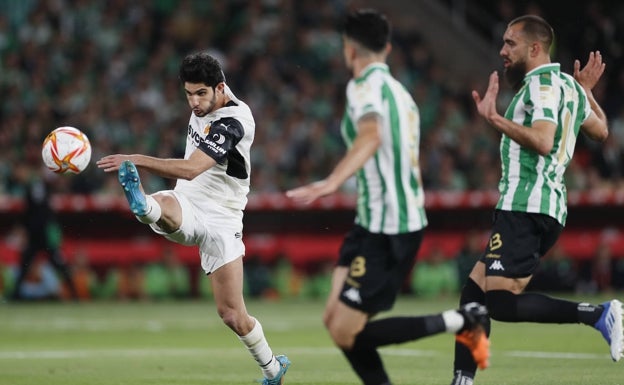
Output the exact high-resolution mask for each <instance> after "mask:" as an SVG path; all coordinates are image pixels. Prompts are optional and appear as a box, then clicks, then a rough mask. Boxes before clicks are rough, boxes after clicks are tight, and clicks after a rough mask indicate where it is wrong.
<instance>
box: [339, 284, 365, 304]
mask: <svg viewBox="0 0 624 385" xmlns="http://www.w3.org/2000/svg"><path fill="white" fill-rule="evenodd" d="M342 295H344V296H345V298H347V299H348V300H349V301H351V302H355V303H362V297H360V291H359V290H358V289H356V288H354V287H352V288H350V289H349V290H347V291H345V292H344V293H342Z"/></svg>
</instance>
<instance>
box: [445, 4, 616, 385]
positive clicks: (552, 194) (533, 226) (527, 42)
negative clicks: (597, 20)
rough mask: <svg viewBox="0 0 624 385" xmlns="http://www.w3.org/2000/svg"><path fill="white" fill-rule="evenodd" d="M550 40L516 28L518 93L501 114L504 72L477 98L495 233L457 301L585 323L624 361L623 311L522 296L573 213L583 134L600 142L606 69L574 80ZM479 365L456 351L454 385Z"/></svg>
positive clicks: (525, 26) (529, 318)
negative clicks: (493, 132)
mask: <svg viewBox="0 0 624 385" xmlns="http://www.w3.org/2000/svg"><path fill="white" fill-rule="evenodd" d="M553 38H554V33H553V30H552V28H551V27H550V25H549V24H548V23H547V22H546V21H545V20H543V19H542V18H540V17H537V16H532V15H528V16H521V17H519V18H517V19H514V20H513V21H511V22H510V23H509V24H508V26H507V30H506V31H505V34H504V36H503V47H502V49H501V51H500V55H501V57H502V58H503V63H504V66H505V77H506V79H507V80H508V81H509V83H510V85H511V86H512V87H514V89H515V90H516V91H517V93H516V95H515V96H514V97H513V99H512V101H511V103H510V105H509V107H508V108H507V111H506V112H505V115H504V116H502V115H500V114H499V113H498V112H497V110H496V100H497V95H498V87H499V85H498V74H497V73H496V72H494V73H492V74H491V75H490V79H489V85H488V88H487V91H486V93H485V95H484V96H483V97H481V96H480V95H479V93H478V92H476V91H473V92H472V96H473V99H474V101H475V104H476V107H477V110H478V112H479V114H480V115H481V116H482V117H484V118H485V119H486V120H487V122H488V123H489V124H490V125H491V126H493V127H494V128H495V129H497V130H498V131H499V132H500V133H501V134H502V138H501V144H500V151H501V162H502V175H501V180H500V184H499V190H500V194H501V196H500V199H499V201H498V204H497V205H496V211H495V216H494V224H493V230H492V234H491V237H490V240H489V243H488V245H487V246H486V250H485V253H484V255H483V257H482V258H481V259H480V261H479V262H477V263H476V265H475V267H474V269H473V270H472V272H471V273H470V276H469V278H468V281H467V283H466V285H465V286H464V288H463V289H462V295H461V299H460V303H469V302H470V303H471V302H479V303H482V304H487V308H488V312H489V314H490V317H491V318H493V319H496V320H499V321H506V322H538V323H582V324H586V325H590V326H593V327H595V328H596V329H598V330H599V331H600V332H601V333H602V335H603V337H604V338H605V339H606V340H607V342H608V343H609V346H610V350H611V357H612V358H613V360H614V361H617V360H619V359H620V357H621V355H622V344H623V336H622V305H621V303H620V302H619V301H618V300H613V301H609V302H605V303H604V304H601V305H591V304H588V303H576V302H571V301H565V300H561V299H557V298H552V297H548V296H545V295H542V294H538V293H524V289H525V288H526V286H527V284H528V283H529V281H530V280H531V277H532V275H533V273H534V272H535V269H536V268H537V266H538V264H539V260H540V258H541V257H542V256H543V255H544V254H545V253H546V252H547V251H548V250H549V249H550V248H551V247H552V246H553V245H554V243H555V242H556V241H557V239H558V237H559V234H560V233H561V231H562V229H563V226H564V225H565V220H566V215H567V205H566V189H565V184H564V180H563V174H564V172H565V169H566V167H567V165H568V163H569V162H570V159H571V158H572V154H573V153H574V146H575V144H576V139H577V136H578V135H579V133H580V132H583V133H584V134H585V135H587V136H589V137H590V138H592V139H595V140H598V141H603V140H605V139H606V137H607V135H608V128H607V120H606V116H605V114H604V112H603V111H602V109H601V108H600V106H599V105H598V103H597V102H596V100H595V99H594V97H593V95H592V91H591V89H592V88H593V87H594V85H595V84H596V83H597V82H598V80H599V79H600V77H601V76H602V73H603V72H604V69H605V64H604V63H602V56H601V55H600V52H592V53H590V55H589V60H588V62H587V64H586V66H585V67H584V68H583V69H582V70H581V68H580V63H579V61H578V60H576V61H575V63H574V76H570V75H568V74H566V73H563V72H561V71H560V66H559V64H558V63H551V61H550V55H549V52H550V46H551V43H552V41H553ZM475 371H476V366H475V365H474V362H473V361H472V358H471V356H470V354H469V352H468V351H467V349H466V348H465V346H463V345H461V344H456V347H455V364H454V379H453V382H452V385H471V384H472V383H473V379H474V374H475Z"/></svg>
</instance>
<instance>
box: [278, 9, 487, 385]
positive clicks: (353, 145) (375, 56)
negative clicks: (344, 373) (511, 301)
mask: <svg viewBox="0 0 624 385" xmlns="http://www.w3.org/2000/svg"><path fill="white" fill-rule="evenodd" d="M342 36H343V59H344V62H345V65H346V67H347V68H348V69H349V71H350V72H351V80H350V81H349V83H348V85H347V89H346V95H347V108H346V109H345V113H344V117H343V123H342V134H343V138H344V141H345V143H346V145H347V152H346V153H345V155H344V156H343V157H342V158H341V159H340V161H339V162H338V163H337V164H336V165H335V166H334V168H333V169H332V171H331V172H330V173H329V175H328V176H327V177H326V178H324V179H322V180H320V181H316V182H312V183H309V184H306V185H304V186H301V187H297V188H295V189H292V190H288V191H287V192H286V195H287V196H288V197H290V198H291V199H293V200H294V201H296V202H298V203H302V204H310V203H312V202H314V201H316V200H317V199H319V198H322V197H324V196H328V195H331V194H333V193H335V192H336V191H337V190H338V189H339V188H340V187H341V186H342V185H343V184H344V183H345V182H346V181H347V179H349V178H351V176H353V175H355V176H356V179H357V181H358V202H360V204H359V205H358V207H357V212H356V219H355V224H354V226H353V228H352V229H351V230H350V231H349V232H348V233H347V235H346V236H345V238H344V241H343V243H342V246H341V249H340V253H339V254H340V255H339V257H338V261H337V263H336V266H335V267H334V271H333V273H332V287H331V290H330V294H329V296H328V298H327V303H326V306H325V312H324V315H323V321H324V323H325V327H326V328H327V330H328V332H329V334H330V336H331V338H332V340H333V341H334V343H335V344H336V345H337V346H338V348H340V349H341V350H342V352H343V353H344V355H345V357H346V358H347V360H348V361H349V363H350V364H351V367H352V368H353V370H354V371H355V373H356V374H357V375H358V377H359V378H360V380H361V381H362V382H363V383H364V384H389V383H390V379H389V377H388V374H387V372H386V370H385V368H384V365H383V362H382V360H381V356H380V355H379V352H378V348H379V347H382V346H385V345H389V344H397V343H405V342H408V341H413V340H417V339H420V338H423V337H426V336H431V335H434V334H438V333H443V332H450V333H457V338H458V339H459V340H461V341H462V343H464V344H466V346H467V348H468V349H469V350H471V351H472V352H473V355H474V362H475V364H478V365H479V367H481V368H485V367H487V359H488V356H489V351H488V348H489V341H488V340H487V338H485V335H484V332H483V330H482V329H481V325H480V320H481V318H485V307H484V306H482V305H479V306H473V305H472V304H468V305H465V306H463V307H462V308H460V309H459V310H457V311H456V310H448V311H446V312H444V313H441V314H433V315H426V316H406V317H386V318H383V319H373V316H375V315H376V314H377V313H379V312H381V311H387V310H390V309H392V308H393V306H394V303H395V301H396V298H397V295H398V294H399V292H400V289H401V288H402V286H403V283H404V282H405V280H406V278H407V276H408V274H409V272H410V269H411V267H412V265H413V263H414V260H415V258H416V255H417V252H418V249H419V248H420V244H421V242H422V238H423V233H424V229H425V227H426V226H427V217H426V213H425V208H424V201H425V197H424V191H423V187H422V180H421V177H420V168H419V163H418V160H419V149H420V124H419V123H420V118H419V112H418V107H417V105H416V103H415V102H414V100H413V98H412V97H411V95H410V94H409V93H408V92H407V91H406V89H405V88H404V86H403V85H402V84H401V83H399V82H398V81H397V80H396V79H395V78H394V77H393V76H392V75H391V73H390V69H389V66H388V64H387V62H386V61H387V57H388V54H389V53H390V50H391V47H392V46H391V43H390V36H391V26H390V22H389V21H388V19H387V18H386V16H385V15H384V14H382V13H380V12H378V11H376V10H372V9H364V10H356V11H353V12H351V13H349V14H348V15H347V16H346V18H345V22H344V25H343V29H342ZM389 101H391V102H389ZM389 191H391V192H392V193H389Z"/></svg>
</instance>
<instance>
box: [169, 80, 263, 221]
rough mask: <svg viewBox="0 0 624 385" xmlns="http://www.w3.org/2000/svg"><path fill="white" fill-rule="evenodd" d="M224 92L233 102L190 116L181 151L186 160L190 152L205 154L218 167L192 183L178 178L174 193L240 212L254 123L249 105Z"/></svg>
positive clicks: (244, 197) (249, 168)
mask: <svg viewBox="0 0 624 385" xmlns="http://www.w3.org/2000/svg"><path fill="white" fill-rule="evenodd" d="M225 92H226V94H227V95H228V96H229V97H230V99H231V100H232V101H231V102H230V103H228V104H227V105H226V106H225V107H222V108H219V109H218V110H216V111H214V112H212V113H210V114H208V115H206V116H203V117H197V116H195V114H191V118H190V120H189V124H188V135H187V138H186V150H185V152H184V158H185V159H188V158H189V157H190V156H191V154H192V153H193V151H196V150H197V151H204V152H205V153H206V154H208V155H209V156H211V157H212V158H214V159H215V160H216V161H217V164H216V165H215V166H214V167H212V168H210V169H208V170H206V171H205V172H203V173H202V174H200V175H198V176H197V177H196V178H194V179H192V180H185V179H178V181H177V183H176V186H175V190H176V191H179V192H182V193H184V194H185V195H186V196H187V197H188V198H189V199H190V200H191V201H194V200H198V201H201V200H205V199H209V200H212V201H216V202H217V203H219V204H221V205H223V206H225V207H229V208H233V209H239V210H243V209H244V208H245V206H246V205H247V194H248V193H249V182H250V172H251V162H250V157H249V152H250V148H251V143H252V142H253V139H254V134H255V127H256V124H255V122H254V118H253V115H252V113H251V110H250V108H249V106H247V104H245V103H243V102H242V101H240V100H239V99H238V98H236V96H234V94H233V93H232V91H231V90H230V89H229V87H227V86H226V87H225Z"/></svg>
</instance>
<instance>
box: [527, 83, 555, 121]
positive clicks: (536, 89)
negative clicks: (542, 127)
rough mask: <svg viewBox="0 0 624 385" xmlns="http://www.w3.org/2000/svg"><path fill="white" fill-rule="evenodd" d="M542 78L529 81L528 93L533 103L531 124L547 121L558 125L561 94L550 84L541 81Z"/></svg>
mask: <svg viewBox="0 0 624 385" xmlns="http://www.w3.org/2000/svg"><path fill="white" fill-rule="evenodd" d="M542 80H543V77H538V76H535V77H533V79H531V84H530V93H531V100H532V101H533V114H532V115H533V118H532V122H535V121H537V120H547V121H550V122H553V123H555V124H557V123H558V114H557V111H558V110H559V103H560V101H561V92H560V90H559V88H558V87H555V86H554V85H553V83H552V82H547V81H542Z"/></svg>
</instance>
